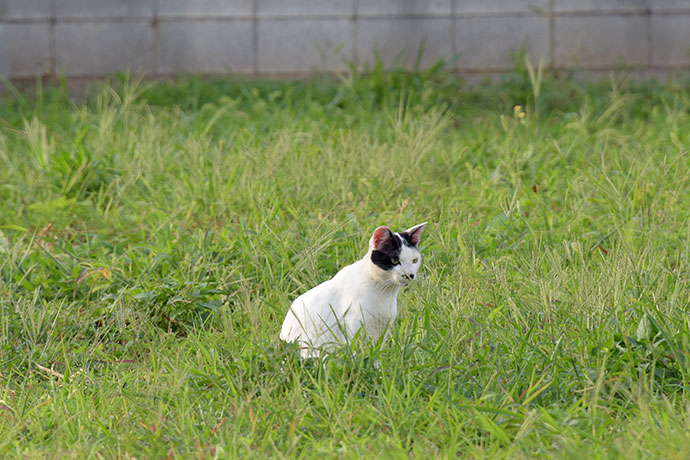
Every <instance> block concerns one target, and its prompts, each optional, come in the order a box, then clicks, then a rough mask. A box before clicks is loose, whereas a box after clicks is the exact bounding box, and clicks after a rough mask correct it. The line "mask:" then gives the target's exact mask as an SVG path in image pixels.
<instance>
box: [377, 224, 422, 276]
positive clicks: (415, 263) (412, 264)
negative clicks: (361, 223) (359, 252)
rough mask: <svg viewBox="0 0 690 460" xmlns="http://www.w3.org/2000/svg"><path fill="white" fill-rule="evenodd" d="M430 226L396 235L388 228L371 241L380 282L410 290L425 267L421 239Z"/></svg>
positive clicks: (416, 226) (380, 230)
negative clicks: (420, 249) (418, 271)
mask: <svg viewBox="0 0 690 460" xmlns="http://www.w3.org/2000/svg"><path fill="white" fill-rule="evenodd" d="M425 225H426V222H424V223H423V224H419V225H415V226H414V227H411V228H408V229H407V230H405V231H404V232H399V233H398V232H392V231H391V229H390V228H388V227H383V226H382V227H379V228H377V229H376V230H374V234H373V235H372V236H371V239H370V240H369V252H368V253H367V256H368V257H369V259H370V261H371V263H372V264H373V265H374V266H375V267H376V271H377V273H378V275H379V276H378V278H380V279H381V280H382V281H384V282H393V283H395V284H397V285H399V286H407V284H408V283H409V282H410V281H412V280H413V279H414V278H415V277H416V276H417V270H419V266H420V265H421V264H422V256H421V254H420V253H419V247H418V245H419V238H420V237H421V235H422V230H423V229H424V226H425Z"/></svg>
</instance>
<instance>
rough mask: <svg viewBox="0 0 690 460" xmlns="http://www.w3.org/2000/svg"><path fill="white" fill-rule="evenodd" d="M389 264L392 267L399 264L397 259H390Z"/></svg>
mask: <svg viewBox="0 0 690 460" xmlns="http://www.w3.org/2000/svg"><path fill="white" fill-rule="evenodd" d="M391 263H392V264H393V265H398V264H399V263H400V261H399V260H398V259H391Z"/></svg>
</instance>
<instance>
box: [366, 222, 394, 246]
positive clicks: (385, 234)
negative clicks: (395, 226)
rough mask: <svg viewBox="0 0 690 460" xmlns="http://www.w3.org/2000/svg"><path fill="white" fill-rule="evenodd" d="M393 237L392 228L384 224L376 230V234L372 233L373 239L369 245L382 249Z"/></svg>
mask: <svg viewBox="0 0 690 460" xmlns="http://www.w3.org/2000/svg"><path fill="white" fill-rule="evenodd" d="M391 238H393V232H391V229H390V228H388V227H386V226H384V225H382V226H380V227H378V228H377V229H376V230H374V234H373V235H371V241H370V242H369V245H370V246H371V248H372V249H380V248H381V246H383V245H384V244H385V243H386V242H387V241H389V240H390V239H391Z"/></svg>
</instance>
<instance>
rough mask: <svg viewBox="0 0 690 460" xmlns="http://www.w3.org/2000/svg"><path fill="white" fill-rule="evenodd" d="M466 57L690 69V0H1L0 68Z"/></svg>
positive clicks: (295, 66) (326, 66)
mask: <svg viewBox="0 0 690 460" xmlns="http://www.w3.org/2000/svg"><path fill="white" fill-rule="evenodd" d="M422 41H423V43H424V53H423V64H429V63H431V62H433V61H435V60H437V59H439V58H451V57H453V56H456V57H457V58H456V60H454V61H453V64H452V67H453V68H454V69H456V70H459V71H466V72H484V71H491V72H493V71H505V70H511V69H513V68H514V64H513V58H512V55H513V53H514V52H515V51H516V50H518V49H520V47H521V46H524V47H525V48H526V50H527V52H528V54H529V55H530V57H531V58H532V59H533V62H535V63H536V62H537V61H538V59H539V58H540V57H542V58H543V59H544V63H545V64H546V65H547V66H549V67H553V68H561V69H591V70H608V69H617V68H620V67H621V65H626V66H628V67H630V68H635V69H642V70H649V69H652V70H661V71H674V70H676V71H678V70H679V71H683V70H687V69H690V0H426V1H424V0H0V75H3V76H6V77H10V78H19V79H20V78H27V77H28V78H31V77H34V76H36V75H46V74H54V73H56V72H64V74H65V75H66V76H68V77H96V76H101V75H104V74H107V73H110V72H114V71H120V70H127V69H129V70H132V71H143V72H145V73H146V74H148V75H151V76H162V75H172V74H176V73H180V72H183V73H197V74H223V73H226V72H228V71H233V72H237V73H243V74H254V75H285V76H288V75H304V74H309V73H311V72H313V71H314V70H317V69H318V70H326V71H338V70H342V69H344V68H346V66H347V65H346V63H345V61H346V60H347V61H350V62H355V63H357V64H358V65H360V66H364V65H365V64H366V63H370V62H372V60H373V56H374V54H373V50H374V49H375V48H376V49H378V50H379V51H380V55H381V56H382V57H383V59H384V61H385V62H386V64H389V65H390V64H392V63H394V62H396V58H397V63H399V64H401V63H402V64H404V63H407V64H410V63H412V62H413V60H414V56H415V53H416V51H417V49H418V47H419V45H420V42H422Z"/></svg>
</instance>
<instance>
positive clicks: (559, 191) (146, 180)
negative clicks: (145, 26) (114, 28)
mask: <svg viewBox="0 0 690 460" xmlns="http://www.w3.org/2000/svg"><path fill="white" fill-rule="evenodd" d="M689 89H690V87H689V86H688V85H687V83H683V84H670V83H666V84H657V83H651V82H649V83H634V82H632V81H628V80H626V79H625V78H623V77H616V78H613V79H611V80H610V81H605V82H601V83H584V82H580V81H576V80H573V79H571V78H568V77H567V76H562V75H561V76H545V75H542V73H541V72H540V71H538V70H534V69H532V68H530V67H529V66H527V68H521V69H518V70H517V71H516V72H515V73H514V74H512V75H509V76H506V77H505V78H504V79H503V81H501V82H499V83H491V84H489V83H486V84H479V85H477V86H472V87H469V86H467V85H464V84H463V82H462V80H461V79H458V78H457V77H454V76H452V75H448V74H446V73H445V72H444V71H443V69H441V68H438V67H436V68H432V69H430V70H428V71H412V72H403V71H390V72H384V71H383V70H382V69H380V68H375V69H372V71H371V72H370V73H368V74H366V75H362V74H357V73H353V74H352V75H350V76H348V77H343V78H341V79H337V78H325V77H323V78H317V79H315V80H313V81H309V82H272V81H245V80H241V79H217V80H213V79H206V80H204V79H198V78H181V79H179V80H178V81H176V82H174V83H166V82H158V83H149V82H144V81H140V80H137V79H135V78H132V77H129V76H126V75H121V76H114V77H113V78H112V79H111V80H110V81H109V82H107V83H103V84H100V85H98V86H97V87H94V88H93V89H92V91H91V93H90V95H89V96H88V97H87V98H84V99H77V100H75V99H71V98H70V96H69V94H68V92H67V90H66V89H65V87H64V85H60V84H58V85H56V86H52V87H47V86H46V87H43V86H41V85H38V86H37V87H36V88H34V89H31V90H28V91H26V92H19V91H16V90H13V89H12V88H9V89H6V90H5V94H4V95H3V96H2V97H1V102H0V457H2V458H79V459H83V458H123V459H126V458H139V459H143V458H152V459H153V458H250V457H258V458H266V457H275V458H315V459H316V458H318V459H323V458H357V459H359V458H374V457H378V458H402V457H408V456H411V457H416V458H425V459H426V458H433V457H441V458H445V457H460V458H487V459H488V458H492V459H493V458H511V459H512V458H559V459H560V458H573V459H581V458H592V459H596V458H630V459H639V458H661V457H663V458H668V459H673V458H675V459H686V458H690V405H689V404H688V399H687V398H688V392H689V391H690V387H689V385H690V334H689V333H688V326H689V324H688V323H689V318H688V309H689V308H690V247H689V245H690V155H688V151H689V150H690V129H689V127H690V91H689ZM427 220H428V221H429V225H428V226H427V228H426V230H425V233H424V235H423V238H422V242H421V244H420V246H421V250H422V254H423V257H424V260H423V266H422V268H421V270H420V276H419V278H420V279H419V280H417V281H416V283H415V284H413V285H411V286H410V287H409V288H407V289H406V290H404V291H402V292H401V294H400V297H399V299H398V303H399V309H400V314H399V316H398V319H397V321H396V323H395V328H394V331H393V334H392V338H391V340H390V341H389V342H388V343H386V344H383V346H376V345H372V344H367V343H357V344H355V345H354V346H353V348H351V349H343V350H340V351H338V352H337V353H335V354H333V355H332V356H330V357H329V358H328V359H326V360H325V361H324V362H322V363H319V362H314V361H301V360H300V359H298V358H297V350H296V349H295V348H294V347H293V346H289V345H286V344H282V343H281V342H280V341H279V340H278V332H279V329H280V324H281V322H282V319H283V317H284V315H285V313H286V311H287V308H288V306H289V304H290V302H291V301H292V299H294V298H295V297H296V296H297V295H298V294H300V293H301V292H304V291H305V290H306V289H308V288H310V287H311V286H313V285H315V284H317V283H319V282H321V281H323V280H325V279H327V278H328V277H330V276H332V275H333V274H335V273H336V272H337V271H338V269H339V268H340V267H342V266H344V265H346V264H349V263H351V262H353V261H355V260H356V259H357V258H359V257H361V256H362V255H363V253H364V251H365V249H366V244H367V241H368V238H369V236H370V235H371V232H372V231H373V229H374V228H375V227H376V226H378V225H381V224H387V225H390V226H391V227H393V228H394V229H397V230H399V229H404V228H407V227H409V226H412V225H414V224H417V223H419V222H423V221H427ZM376 362H378V363H380V368H378V367H377V366H376V365H375V363H376Z"/></svg>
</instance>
